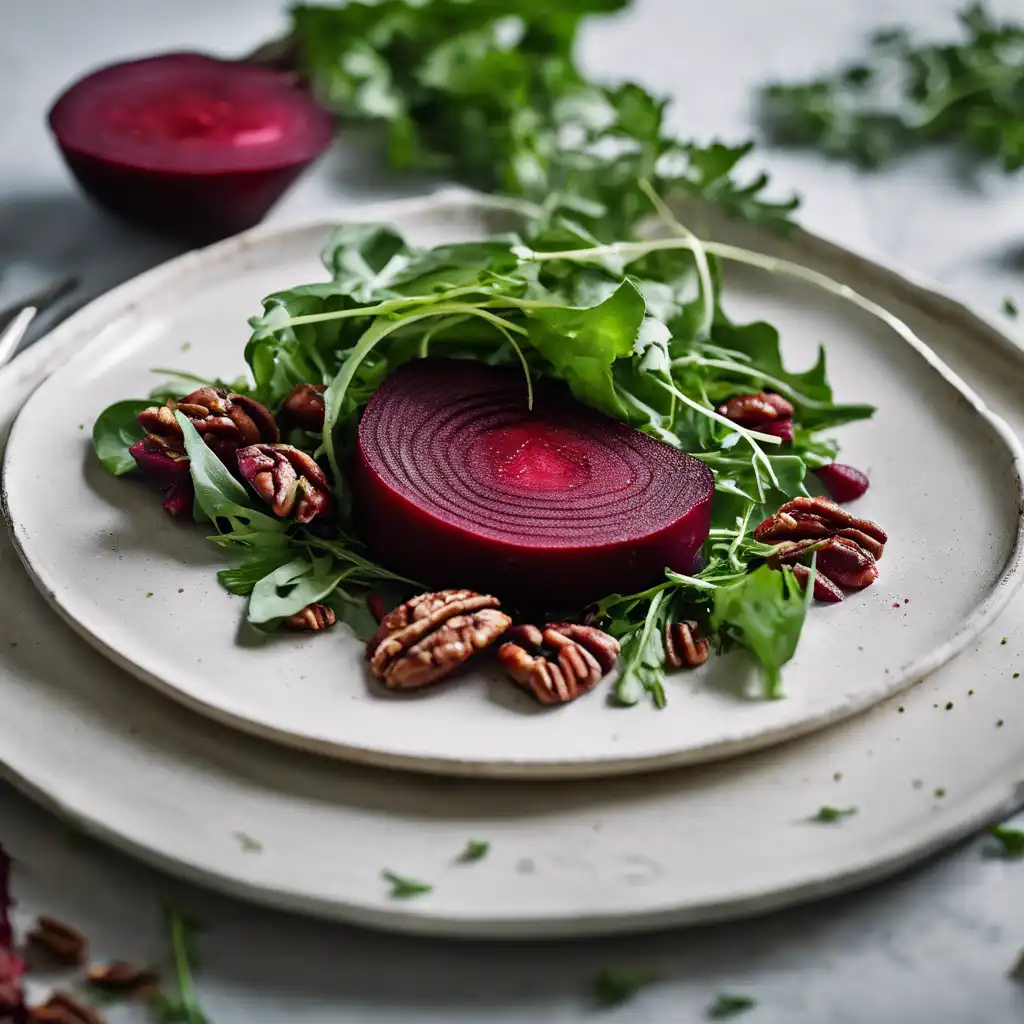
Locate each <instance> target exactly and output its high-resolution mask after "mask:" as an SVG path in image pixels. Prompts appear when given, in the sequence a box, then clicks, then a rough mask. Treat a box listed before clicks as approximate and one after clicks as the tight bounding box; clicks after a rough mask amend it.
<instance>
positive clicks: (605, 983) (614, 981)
mask: <svg viewBox="0 0 1024 1024" xmlns="http://www.w3.org/2000/svg"><path fill="white" fill-rule="evenodd" d="M660 979H661V974H660V973H659V972H658V971H655V970H652V969H650V968H645V967H605V968H603V969H602V970H600V971H598V972H597V976H596V977H595V978H594V983H593V993H594V1001H595V1002H596V1003H597V1005H598V1006H606V1007H611V1006H621V1005H622V1004H623V1003H627V1002H629V1000H630V999H632V998H633V997H634V996H635V995H636V994H637V992H639V991H640V989H642V988H646V987H647V986H648V985H651V984H653V983H654V982H656V981H659V980H660Z"/></svg>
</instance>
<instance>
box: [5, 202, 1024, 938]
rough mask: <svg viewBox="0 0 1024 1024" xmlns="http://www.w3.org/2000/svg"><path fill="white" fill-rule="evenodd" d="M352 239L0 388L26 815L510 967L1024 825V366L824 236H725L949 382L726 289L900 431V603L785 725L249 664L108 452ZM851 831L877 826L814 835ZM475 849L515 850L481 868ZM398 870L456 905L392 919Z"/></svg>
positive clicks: (309, 664) (866, 431) (715, 691)
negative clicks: (110, 471)
mask: <svg viewBox="0 0 1024 1024" xmlns="http://www.w3.org/2000/svg"><path fill="white" fill-rule="evenodd" d="M346 216H348V217H350V218H353V217H354V218H359V219H384V220H390V221H394V222H396V223H397V224H398V225H399V226H400V227H401V228H402V229H403V231H405V232H406V233H408V234H409V235H410V236H411V237H412V238H413V239H414V240H416V241H420V242H423V243H437V242H440V241H443V240H454V239H460V238H471V237H473V236H474V235H479V234H481V233H483V232H485V231H487V230H488V221H489V218H490V216H491V212H490V210H489V208H488V206H487V204H486V203H484V202H482V201H480V200H477V199H474V198H472V197H469V196H465V195H464V194H448V195H441V196H435V197H431V198H429V199H426V200H415V201H411V202H408V201H407V202H401V203H395V204H390V205H387V206H384V207H376V208H374V209H364V210H361V211H352V212H347V213H346ZM328 230H329V225H327V224H318V225H312V226H309V227H304V228H297V229H290V230H285V231H267V230H258V231H256V232H253V233H250V234H247V235H243V236H239V237H238V238H235V239H232V240H229V241H227V242H224V243H221V244H220V245H217V246H215V247H213V248H211V249H207V250H203V251H200V252H197V253H193V254H190V255H188V256H185V257H182V258H181V259H179V260H176V261H174V262H172V263H170V264H167V265H166V266H164V267H161V268H158V269H157V270H155V271H152V272H150V273H148V274H145V275H143V276H142V277H140V278H138V279H136V280H135V281H133V282H130V283H129V284H127V285H125V286H123V287H122V288H119V289H117V290H116V291H115V292H112V293H110V294H108V295H107V296H105V297H103V298H102V299H100V300H98V301H97V302H95V303H93V304H92V305H91V306H89V307H88V308H86V309H85V310H83V311H82V312H80V313H78V314H77V315H76V316H75V317H73V318H72V319H71V320H69V321H67V322H66V323H64V324H63V325H62V326H61V327H60V328H58V329H57V330H56V331H55V332H54V333H53V334H51V335H50V336H49V337H48V338H47V339H45V340H44V341H42V342H40V343H38V344H37V345H35V346H33V347H32V348H31V349H29V350H28V351H27V352H26V353H25V354H24V355H22V356H21V357H20V358H19V359H18V360H16V361H15V362H14V363H13V364H12V365H11V366H9V367H8V368H6V369H5V370H4V371H3V372H2V373H0V423H2V424H3V427H4V431H5V433H6V431H7V429H8V428H10V427H11V425H12V424H13V428H12V429H11V430H10V436H9V438H8V440H7V443H6V452H5V462H4V471H3V487H4V502H5V510H6V512H7V516H8V519H9V523H10V527H11V533H10V538H8V536H7V535H4V537H3V538H2V539H0V588H2V595H3V596H2V601H3V605H2V607H3V615H2V616H0V707H2V708H3V714H2V715H0V764H2V767H3V769H4V771H5V772H6V774H7V775H8V776H9V777H10V778H11V779H12V781H14V782H15V783H16V784H17V785H18V786H19V787H20V788H22V789H24V790H25V791H26V792H28V793H29V794H30V795H33V796H36V797H38V798H39V799H40V800H42V801H44V802H45V803H47V804H49V805H50V806H52V807H54V809H55V810H57V811H58V812H59V813H61V814H62V815H65V816H66V817H68V818H69V819H71V820H72V821H73V822H75V823H76V824H78V825H79V826H81V827H82V828H84V829H86V830H88V831H90V832H92V833H94V834H96V835H98V836H100V837H103V838H106V839H108V840H109V841H110V842H112V843H115V844H116V845H118V846H121V847H123V848H125V849H128V850H130V851H132V852H134V853H136V854H137V855H138V856H140V857H142V858H144V859H146V860H149V861H151V862H154V863H156V864H158V865H160V866H162V867H164V868H166V869H167V870H169V871H173V872H175V873H177V874H181V875H183V876H187V877H190V878H193V879H196V880H200V881H203V882H206V883H208V884H210V885H212V886H215V887H217V888H220V889H224V890H227V891H230V892H233V893H236V894H239V895H242V896H245V897H248V898H251V899H253V900H257V901H260V902H265V903H270V904H275V905H278V906H282V907H286V908H290V909H294V910H300V911H308V912H310V913H316V914H322V915H325V916H331V917H337V918H345V919H348V920H353V921H358V922H363V923H367V924H372V925H376V926H380V927H386V928H394V929H402V930H408V931H420V932H429V933H437V934H462V935H481V936H534V935H536V936H541V935H581V934H595V933H601V932H611V931H620V930H629V929H641V928H647V927H653V926H660V925H668V924H682V923H689V922H694V921H704V920H710V919H718V918H726V917H732V916H738V915H742V914H747V913H752V912H756V911H759V910H762V909H765V908H768V907H773V906H779V905H782V904H785V903H790V902H795V901H797V900H801V899H807V898H811V897H814V896H817V895H821V894H823V893H826V892H834V891H836V890H839V889H843V888H847V887H850V886H853V885H856V884H860V883H862V882H864V881H867V880H869V879H872V878H877V877H880V876H882V875H884V874H886V873H889V872H892V871H894V870H896V869H897V868H898V867H900V866H902V865H904V864H906V863H908V862H910V861H912V860H914V859H916V858H920V857H922V856H924V855H926V854H927V853H929V852H931V851H933V850H934V849H936V848H937V847H939V846H941V845H942V844H944V843H948V842H951V841H952V840H954V839H956V838H957V837H959V836H961V835H963V834H964V833H966V832H969V831H970V830H972V829H974V828H976V827H978V826H979V825H980V824H982V823H983V822H985V821H986V820H989V819H991V818H994V817H997V816H999V815H1001V814H1004V813H1006V812H1008V811H1009V810H1011V809H1012V808H1013V807H1014V806H1015V804H1016V803H1018V802H1019V801H1020V800H1022V799H1024V789H1022V785H1024V728H1022V723H1024V698H1022V695H1024V680H1022V679H1021V678H1020V677H1019V676H1018V677H1016V678H1015V673H1020V672H1024V628H1022V625H1024V597H1022V596H1021V595H1020V594H1019V593H1018V586H1019V583H1020V582H1021V565H1020V554H1021V516H1022V512H1024V504H1022V490H1021V478H1020V466H1021V463H1020V461H1019V458H1020V447H1019V445H1018V443H1017V441H1016V438H1015V435H1016V434H1017V433H1019V432H1021V431H1022V430H1024V398H1022V397H1021V394H1020V389H1019V387H1017V386H1016V385H1015V384H1014V382H1015V381H1019V380H1020V379H1022V376H1021V375H1022V373H1024V353H1021V352H1020V351H1019V350H1017V349H1016V348H1015V347H1014V346H1013V345H1012V343H1011V342H1009V341H1008V340H1007V339H1006V338H1005V337H1004V336H1003V335H1001V334H1000V333H999V332H998V331H997V329H996V328H995V327H993V326H992V325H989V324H987V323H986V322H985V321H984V320H982V319H981V318H979V317H977V316H975V315H974V314H972V313H970V312H969V311H967V310H966V309H964V308H963V307H961V306H959V305H957V304H955V303H953V302H951V301H949V300H947V299H944V298H942V297H941V296H938V295H936V294H934V293H932V292H930V291H928V290H927V289H925V288H923V287H920V286H917V285H915V284H913V283H911V282H909V281H907V280H906V279H905V278H903V277H900V276H899V275H897V274H896V273H894V272H892V271H889V270H886V269H884V268H882V267H879V266H877V265H875V264H872V263H868V262H866V261H864V260H861V259H859V258H858V257H855V256H853V255H851V254H850V253H848V252H845V251H843V250H839V249H836V248H835V247H833V246H831V245H830V244H828V243H826V242H823V241H821V240H818V239H814V238H812V237H810V236H806V235H805V236H800V237H798V238H796V239H792V240H788V241H780V240H778V239H774V238H763V237H758V236H756V235H752V234H750V232H749V229H744V231H743V232H741V231H739V229H736V228H723V229H722V232H720V233H719V237H724V238H725V239H726V240H731V239H730V235H731V236H732V237H734V238H738V237H739V235H740V234H743V238H742V241H743V242H744V243H745V244H747V245H748V246H751V247H754V248H758V249H762V250H766V251H772V252H774V253H776V254H781V255H785V256H787V257H788V258H790V259H793V260H795V261H797V262H800V263H804V264H808V265H812V266H814V267H815V268H816V269H818V270H821V271H823V272H824V273H827V274H829V275H830V276H832V277H835V278H838V279H841V280H843V281H844V282H846V283H847V284H849V285H850V286H851V287H853V288H855V289H856V290H857V291H858V292H860V293H862V294H864V295H867V296H869V297H870V298H871V299H873V300H875V301H877V302H879V303H880V304H881V305H883V306H885V307H886V308H888V309H890V310H892V311H893V312H895V313H896V314H897V315H899V316H900V317H902V318H903V319H905V320H906V321H908V322H909V323H910V324H911V325H912V326H913V327H914V329H915V331H916V332H917V334H918V335H919V336H920V337H922V338H923V339H924V340H925V341H926V342H927V344H928V345H929V346H930V347H931V350H925V351H921V350H919V349H918V348H916V347H915V346H913V345H911V344H910V343H908V342H907V341H904V340H903V339H902V338H900V337H898V336H897V335H895V334H893V333H892V332H891V331H890V330H889V329H888V328H887V327H885V325H884V324H882V323H881V322H880V321H878V320H876V319H873V318H870V317H868V316H866V315H865V314H863V313H862V312H861V311H860V310H857V309H856V308H855V307H853V306H851V305H849V304H847V303H845V302H842V301H841V300H839V299H833V298H830V297H824V296H823V295H822V293H820V292H817V291H813V290H811V289H810V288H809V287H807V286H806V285H802V284H800V283H788V282H786V283H782V284H780V283H779V280H778V279H777V278H774V277H773V278H771V279H768V278H766V276H764V275H759V274H757V273H754V272H742V273H738V274H732V273H730V275H729V277H728V281H727V293H726V295H727V305H728V306H729V307H730V309H731V310H735V312H736V313H737V315H738V316H741V317H746V318H749V319H757V318H763V319H770V320H771V321H773V322H774V323H776V324H778V325H779V327H780V328H781V330H782V336H783V340H784V345H785V351H786V356H787V359H788V360H789V361H790V362H791V363H793V364H800V363H804V362H807V363H809V362H810V361H812V359H813V355H814V352H815V350H816V348H817V345H818V344H819V343H820V342H821V341H826V342H827V345H828V351H829V358H830V369H831V375H832V379H833V381H834V382H835V383H836V386H837V389H838V391H839V393H840V395H841V397H843V398H849V399H851V400H861V399H865V398H866V399H868V400H870V401H872V402H873V403H874V404H876V405H877V406H878V410H879V411H878V414H877V415H876V417H875V418H874V419H873V420H871V421H870V422H866V423H863V424H858V425H856V426H853V427H849V428H847V429H846V430H845V431H844V437H843V440H844V456H845V455H846V454H847V453H848V456H849V461H851V462H853V463H854V464H856V465H860V466H863V467H864V468H866V469H867V470H868V471H869V473H870V476H871V479H872V489H871V491H870V492H869V493H868V496H867V497H865V498H864V499H863V500H862V501H861V502H860V503H859V504H858V506H857V514H858V515H863V516H867V517H869V518H872V519H876V520H877V521H879V522H881V523H883V524H884V525H885V527H886V529H887V531H888V533H889V536H890V543H889V545H888V547H887V549H886V557H885V562H884V563H883V576H882V578H881V579H880V580H879V582H878V583H876V584H875V586H873V587H872V588H871V589H870V590H867V591H864V592H862V593H861V594H859V595H857V596H856V597H853V598H850V599H849V600H847V601H846V602H844V603H843V604H842V605H841V606H839V607H818V608H815V609H814V610H813V612H812V614H811V616H810V621H809V623H808V626H807V627H806V630H805V636H804V639H803V641H802V643H801V646H800V650H799V653H798V655H797V658H796V659H795V660H794V661H793V662H792V663H790V665H789V666H788V667H787V672H786V677H785V678H786V699H785V700H781V701H776V702H762V701H756V700H750V699H748V698H747V697H746V696H745V695H744V694H745V689H746V688H745V683H746V681H747V680H746V674H747V672H748V669H747V666H746V664H745V662H744V661H743V659H742V657H736V656H728V657H723V658H713V659H712V660H711V662H709V664H708V665H706V666H705V667H703V668H702V669H699V670H697V671H695V672H693V673H690V674H686V675H684V676H682V677H677V678H676V681H674V682H673V683H672V684H671V688H670V691H669V702H668V706H667V708H666V709H664V710H661V711H659V710H656V709H654V708H653V707H645V706H642V705H641V706H637V707H635V708H632V709H617V708H613V707H610V706H609V705H608V704H607V702H606V701H605V700H603V699H602V695H601V693H600V691H598V692H596V693H594V694H592V695H590V697H589V698H587V699H583V700H580V701H578V702H577V703H575V704H573V705H571V706H569V707H566V708H563V709H559V710H557V711H556V712H554V713H552V712H550V711H545V710H543V709H539V708H538V707H536V706H535V705H533V704H532V703H531V702H530V699H529V698H528V697H527V696H526V695H525V694H520V693H519V692H518V691H516V690H514V689H513V688H510V687H509V686H508V684H507V683H505V682H503V681H502V680H500V679H499V678H497V677H496V676H495V677H493V678H492V677H491V675H490V674H489V673H488V671H486V670H484V671H480V672H477V673H475V674H470V675H467V676H463V677H460V678H459V679H456V680H453V681H452V682H450V683H448V684H444V685H442V686H440V687H438V688H436V689H434V690H431V691H429V692H426V693H423V694H422V695H419V696H417V697H416V698H414V699H409V698H407V697H406V698H394V697H391V696H389V695H387V694H384V693H383V692H381V691H380V690H378V689H377V688H375V687H374V686H373V685H371V684H370V683H369V682H368V679H367V677H366V673H365V670H364V667H363V664H362V651H361V645H360V644H359V643H358V642H357V641H356V640H355V639H354V637H352V636H351V635H350V634H348V633H347V631H346V629H345V628H344V627H342V628H338V629H335V630H333V631H331V633H330V634H328V635H324V636H316V635H310V636H309V637H307V638H304V639H296V638H295V637H289V638H288V639H287V640H285V639H282V640H281V641H272V642H270V643H267V644H263V645H260V646H250V645H246V644H244V643H239V642H238V641H237V638H236V631H237V624H238V621H239V618H240V602H239V599H238V598H233V597H231V596H230V595H228V594H227V593H226V592H224V591H222V590H221V589H220V588H219V587H218V585H217V582H216V578H215V573H214V568H215V567H216V564H217V563H216V552H215V551H213V550H212V549H211V548H210V547H209V546H207V545H206V543H205V541H204V539H203V531H201V530H196V529H192V528H189V527H188V526H183V525H181V524H178V523H174V522H172V521H170V520H168V519H166V518H165V517H164V516H163V515H162V513H160V511H159V509H158V507H157V506H156V505H155V503H154V502H153V500H152V496H151V495H150V494H148V493H147V492H145V491H144V490H143V489H142V488H138V487H133V486H129V485H126V484H124V483H122V482H119V481H116V480H114V479H112V478H110V477H108V476H106V474H105V473H104V472H103V470H102V469H101V467H99V465H98V464H97V463H96V461H95V459H94V457H93V455H92V452H91V446H90V444H89V430H90V427H91V424H92V421H93V420H94V419H95V416H96V414H97V413H98V412H99V411H100V410H101V409H102V408H104V407H105V406H106V405H108V404H109V403H110V402H111V401H114V400H116V399H117V398H118V397H120V396H123V395H128V394H136V393H146V392H147V391H148V390H149V389H150V388H151V387H152V377H151V373H150V369H151V367H154V366H168V365H170V366H174V367H179V368H182V369H186V370H188V371H190V372H193V373H197V374H200V375H211V376H221V377H223V378H227V379H230V378H232V377H234V376H236V375H237V373H238V371H239V369H240V367H239V365H238V353H239V352H240V351H241V348H242V345H243V344H244V340H245V337H246V318H247V317H248V316H249V315H250V314H251V313H252V312H253V311H254V310H256V309H258V304H259V301H260V299H261V298H262V297H263V296H264V295H265V294H268V293H270V292H272V291H275V290H277V289H279V288H280V287H281V285H282V283H285V282H294V281H299V280H305V279H313V278H315V277H316V276H317V275H318V274H320V273H322V271H320V270H319V269H318V264H317V260H316V256H317V252H318V250H319V248H320V244H321V243H322V241H323V240H324V238H325V236H326V234H327V232H328ZM940 360H946V362H945V363H944V362H941V361H940ZM950 365H951V366H953V368H954V369H955V370H956V371H957V372H959V373H960V374H961V376H962V378H963V379H961V378H959V377H956V376H955V375H954V372H953V370H951V369H950V368H949V367H950ZM965 381H966V383H965ZM989 408H991V409H992V410H994V412H995V413H997V414H998V416H1001V417H1003V419H998V418H997V417H996V416H995V415H993V414H992V413H990V412H989ZM1004 420H1005V422H1004ZM1007 425H1008V426H1007ZM19 556H20V557H19ZM822 806H834V807H841V808H850V807H856V808H857V810H858V813H857V814H856V815H853V816H849V817H845V818H843V820H842V821H841V823H836V824H833V825H831V826H829V825H822V824H820V823H817V822H812V821H810V819H811V818H812V817H813V816H814V814H815V812H816V811H817V810H818V809H819V808H820V807H822ZM470 840H477V841H486V842H488V843H490V852H489V854H488V856H487V857H486V859H484V860H481V861H480V862H478V863H474V864H472V865H471V866H470V865H467V864H465V863H462V862H461V861H460V859H459V855H460V853H461V852H462V851H463V850H464V849H465V847H466V844H467V842H468V841H470ZM384 871H393V872H396V873H399V874H401V875H406V876H411V877H413V878H416V879H418V880H422V881H426V882H429V883H430V884H431V885H432V886H433V889H432V891H431V892H430V893H428V894H426V895H424V896H422V897H420V898H418V899H416V900H404V901H397V900H393V899H391V898H390V895H389V886H388V885H387V884H386V883H385V882H384V881H383V880H382V878H381V873H382V872H384Z"/></svg>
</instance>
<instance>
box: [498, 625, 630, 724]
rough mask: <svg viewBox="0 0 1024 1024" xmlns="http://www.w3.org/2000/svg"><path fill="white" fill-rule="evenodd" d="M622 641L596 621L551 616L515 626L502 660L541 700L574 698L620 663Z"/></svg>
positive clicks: (554, 701) (503, 648)
mask: <svg viewBox="0 0 1024 1024" xmlns="http://www.w3.org/2000/svg"><path fill="white" fill-rule="evenodd" d="M618 656H619V642H618V641H617V640H616V639H615V638H614V637H611V636H609V635H608V634H607V633H604V632H602V631H601V630H600V629H597V628H596V627H595V626H579V625H575V624H573V623H564V622H549V623H548V624H547V625H546V626H545V627H544V629H543V630H541V629H539V628H538V627H537V626H515V627H513V628H512V629H510V630H509V631H508V633H507V634H506V640H505V643H503V644H502V645H501V647H500V648H499V649H498V661H500V662H501V664H502V667H503V668H504V669H505V671H506V672H507V673H508V674H509V676H510V677H511V678H512V679H513V680H514V681H515V682H517V683H518V684H519V685H520V686H521V687H523V689H525V690H529V691H530V693H532V694H533V696H534V697H536V699H537V700H538V701H539V702H540V703H541V704H568V703H569V702H570V701H574V700H576V698H577V697H579V696H581V695H582V694H584V693H588V692H589V691H590V690H592V689H593V688H594V687H595V686H596V685H597V684H598V682H599V681H600V680H601V677H602V676H603V675H605V673H606V672H608V671H609V670H610V669H611V668H612V666H613V665H614V664H615V661H616V659H617V658H618Z"/></svg>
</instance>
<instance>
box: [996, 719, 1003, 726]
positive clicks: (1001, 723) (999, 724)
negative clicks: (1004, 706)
mask: <svg viewBox="0 0 1024 1024" xmlns="http://www.w3.org/2000/svg"><path fill="white" fill-rule="evenodd" d="M1002 727H1003V720H1002V719H1001V718H1000V719H999V721H998V722H996V728H997V729H1002Z"/></svg>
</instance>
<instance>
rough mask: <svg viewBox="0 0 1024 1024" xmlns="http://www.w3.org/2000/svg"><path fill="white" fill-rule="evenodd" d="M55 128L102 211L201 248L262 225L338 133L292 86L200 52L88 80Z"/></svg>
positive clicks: (110, 70)
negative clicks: (180, 237)
mask: <svg viewBox="0 0 1024 1024" xmlns="http://www.w3.org/2000/svg"><path fill="white" fill-rule="evenodd" d="M50 127H51V129H52V130H53V133H54V135H55V136H56V138H57V142H58V144H59V145H60V148H61V151H62V152H63V154H64V158H65V160H66V161H67V163H68V166H69V167H70V168H71V170H72V171H73V172H74V174H75V176H76V177H77V178H78V180H79V182H80V183H81V184H82V186H83V188H85V190H86V191H87V192H89V193H90V195H92V196H93V197H94V198H95V199H96V200H97V201H98V202H100V203H101V204H103V205H104V206H106V207H107V208H108V209H110V210H112V211H113V212H115V213H117V214H120V215H122V216H125V217H128V218H130V219H132V220H135V221H138V222H141V223H145V224H149V225H151V226H155V227H158V228H161V229H164V230H169V231H172V232H173V233H175V234H184V235H186V236H189V237H192V238H202V239H207V238H217V237H222V236H224V235H228V234H232V233H234V232H236V231H240V230H242V229H243V228H247V227H251V226H252V225H253V224H256V223H257V222H259V221H260V220H261V219H262V218H263V217H264V215H265V214H266V213H267V211H268V210H269V209H270V207H271V206H272V205H273V204H274V202H275V201H276V200H277V199H278V198H279V197H280V196H281V194H282V193H283V192H284V190H285V189H286V188H287V187H288V186H289V185H290V184H291V183H292V181H294V180H295V178H296V177H297V176H298V175H299V174H300V173H301V172H302V171H303V170H304V169H305V168H306V167H307V166H308V165H309V164H310V163H311V162H312V161H313V160H315V159H316V157H318V156H319V155H320V154H321V153H322V152H323V151H324V150H325V149H326V148H327V146H328V145H329V144H330V141H331V135H332V122H331V118H330V116H329V115H328V114H327V113H326V112H325V111H323V110H322V109H321V108H320V107H318V106H317V105H316V104H315V103H314V102H313V100H312V99H311V98H310V97H309V96H308V95H307V94H306V93H305V92H303V91H302V90H300V89H298V88H297V87H296V86H295V85H294V84H293V83H292V82H291V80H290V79H289V78H288V77H287V76H285V75H283V74H281V73H280V72H277V71H271V70H267V69H264V68H255V67H250V66H248V65H245V64H239V63H235V62H231V61H220V60H214V59H213V58H211V57H204V56H202V55H201V54H195V53H171V54H165V55H163V56H159V57H148V58H146V59H144V60H136V61H129V62H127V63H124V64H113V65H110V66H109V67H105V68H102V69H101V70H99V71H96V72H94V73H93V74H91V75H87V76H86V77H85V78H82V79H80V80H79V81H78V82H76V83H75V84H74V85H72V86H71V87H70V88H69V89H68V90H67V91H66V92H65V93H64V94H63V95H62V96H61V97H60V98H59V99H58V100H57V102H56V103H55V104H54V106H53V108H52V109H51V110H50Z"/></svg>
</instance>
